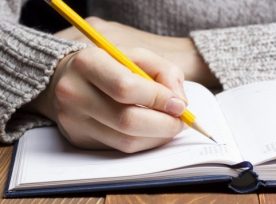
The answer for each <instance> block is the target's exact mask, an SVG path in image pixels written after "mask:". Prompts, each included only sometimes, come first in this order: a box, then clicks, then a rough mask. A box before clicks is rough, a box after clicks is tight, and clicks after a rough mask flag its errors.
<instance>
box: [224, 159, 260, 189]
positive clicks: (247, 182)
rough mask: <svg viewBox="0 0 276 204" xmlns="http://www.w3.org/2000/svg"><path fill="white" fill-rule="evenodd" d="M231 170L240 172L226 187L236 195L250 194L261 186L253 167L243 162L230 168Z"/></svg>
mask: <svg viewBox="0 0 276 204" xmlns="http://www.w3.org/2000/svg"><path fill="white" fill-rule="evenodd" d="M231 168H232V169H239V170H241V172H240V174H239V176H238V177H233V178H232V179H231V182H230V183H229V185H228V187H229V188H230V189H231V190H233V191H235V192H237V193H250V192H253V191H255V190H257V189H258V188H259V187H260V186H261V185H263V183H262V181H260V180H259V179H258V175H257V173H256V172H254V170H253V165H252V164H251V163H250V162H248V161H244V162H241V163H238V164H235V165H233V166H231Z"/></svg>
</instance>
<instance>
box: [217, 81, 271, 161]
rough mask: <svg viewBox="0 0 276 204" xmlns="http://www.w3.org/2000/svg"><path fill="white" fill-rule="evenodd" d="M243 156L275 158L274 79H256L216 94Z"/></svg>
mask: <svg viewBox="0 0 276 204" xmlns="http://www.w3.org/2000/svg"><path fill="white" fill-rule="evenodd" d="M217 99H218V102H219V104H220V106H221V109H222V111H223V113H224V115H225V117H226V119H227V124H228V125H229V127H230V129H231V131H232V133H233V135H234V137H235V140H236V142H237V144H238V146H239V149H240V151H241V153H242V155H243V157H244V159H245V160H249V161H251V162H252V163H253V164H259V163H262V162H265V161H268V160H271V159H273V158H276V118H275V117H276V81H266V82H258V83H254V84H249V85H246V86H242V87H239V88H235V89H232V90H230V91H225V92H223V93H221V94H218V95H217Z"/></svg>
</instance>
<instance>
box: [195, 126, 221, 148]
mask: <svg viewBox="0 0 276 204" xmlns="http://www.w3.org/2000/svg"><path fill="white" fill-rule="evenodd" d="M191 127H192V128H193V129H195V130H197V131H198V132H200V133H201V134H203V135H204V136H206V137H208V138H209V139H210V140H212V141H214V142H215V143H217V141H216V140H215V139H214V138H213V137H212V136H210V135H209V134H208V133H207V132H206V131H205V130H203V128H202V127H200V126H199V125H198V124H197V123H194V124H193V125H192V126H191Z"/></svg>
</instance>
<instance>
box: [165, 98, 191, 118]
mask: <svg viewBox="0 0 276 204" xmlns="http://www.w3.org/2000/svg"><path fill="white" fill-rule="evenodd" d="M185 107H186V105H185V103H184V101H183V100H181V99H179V98H175V97H173V98H170V99H169V100H168V102H167V104H166V106H165V111H166V112H168V113H170V114H173V115H175V116H180V115H181V114H182V113H183V111H184V109H185Z"/></svg>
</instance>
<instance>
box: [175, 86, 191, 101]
mask: <svg viewBox="0 0 276 204" xmlns="http://www.w3.org/2000/svg"><path fill="white" fill-rule="evenodd" d="M176 94H177V96H178V97H179V98H181V99H182V100H183V101H184V102H185V104H186V106H188V99H187V97H186V94H185V91H184V87H183V85H182V83H181V85H179V84H178V85H177V86H176Z"/></svg>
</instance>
